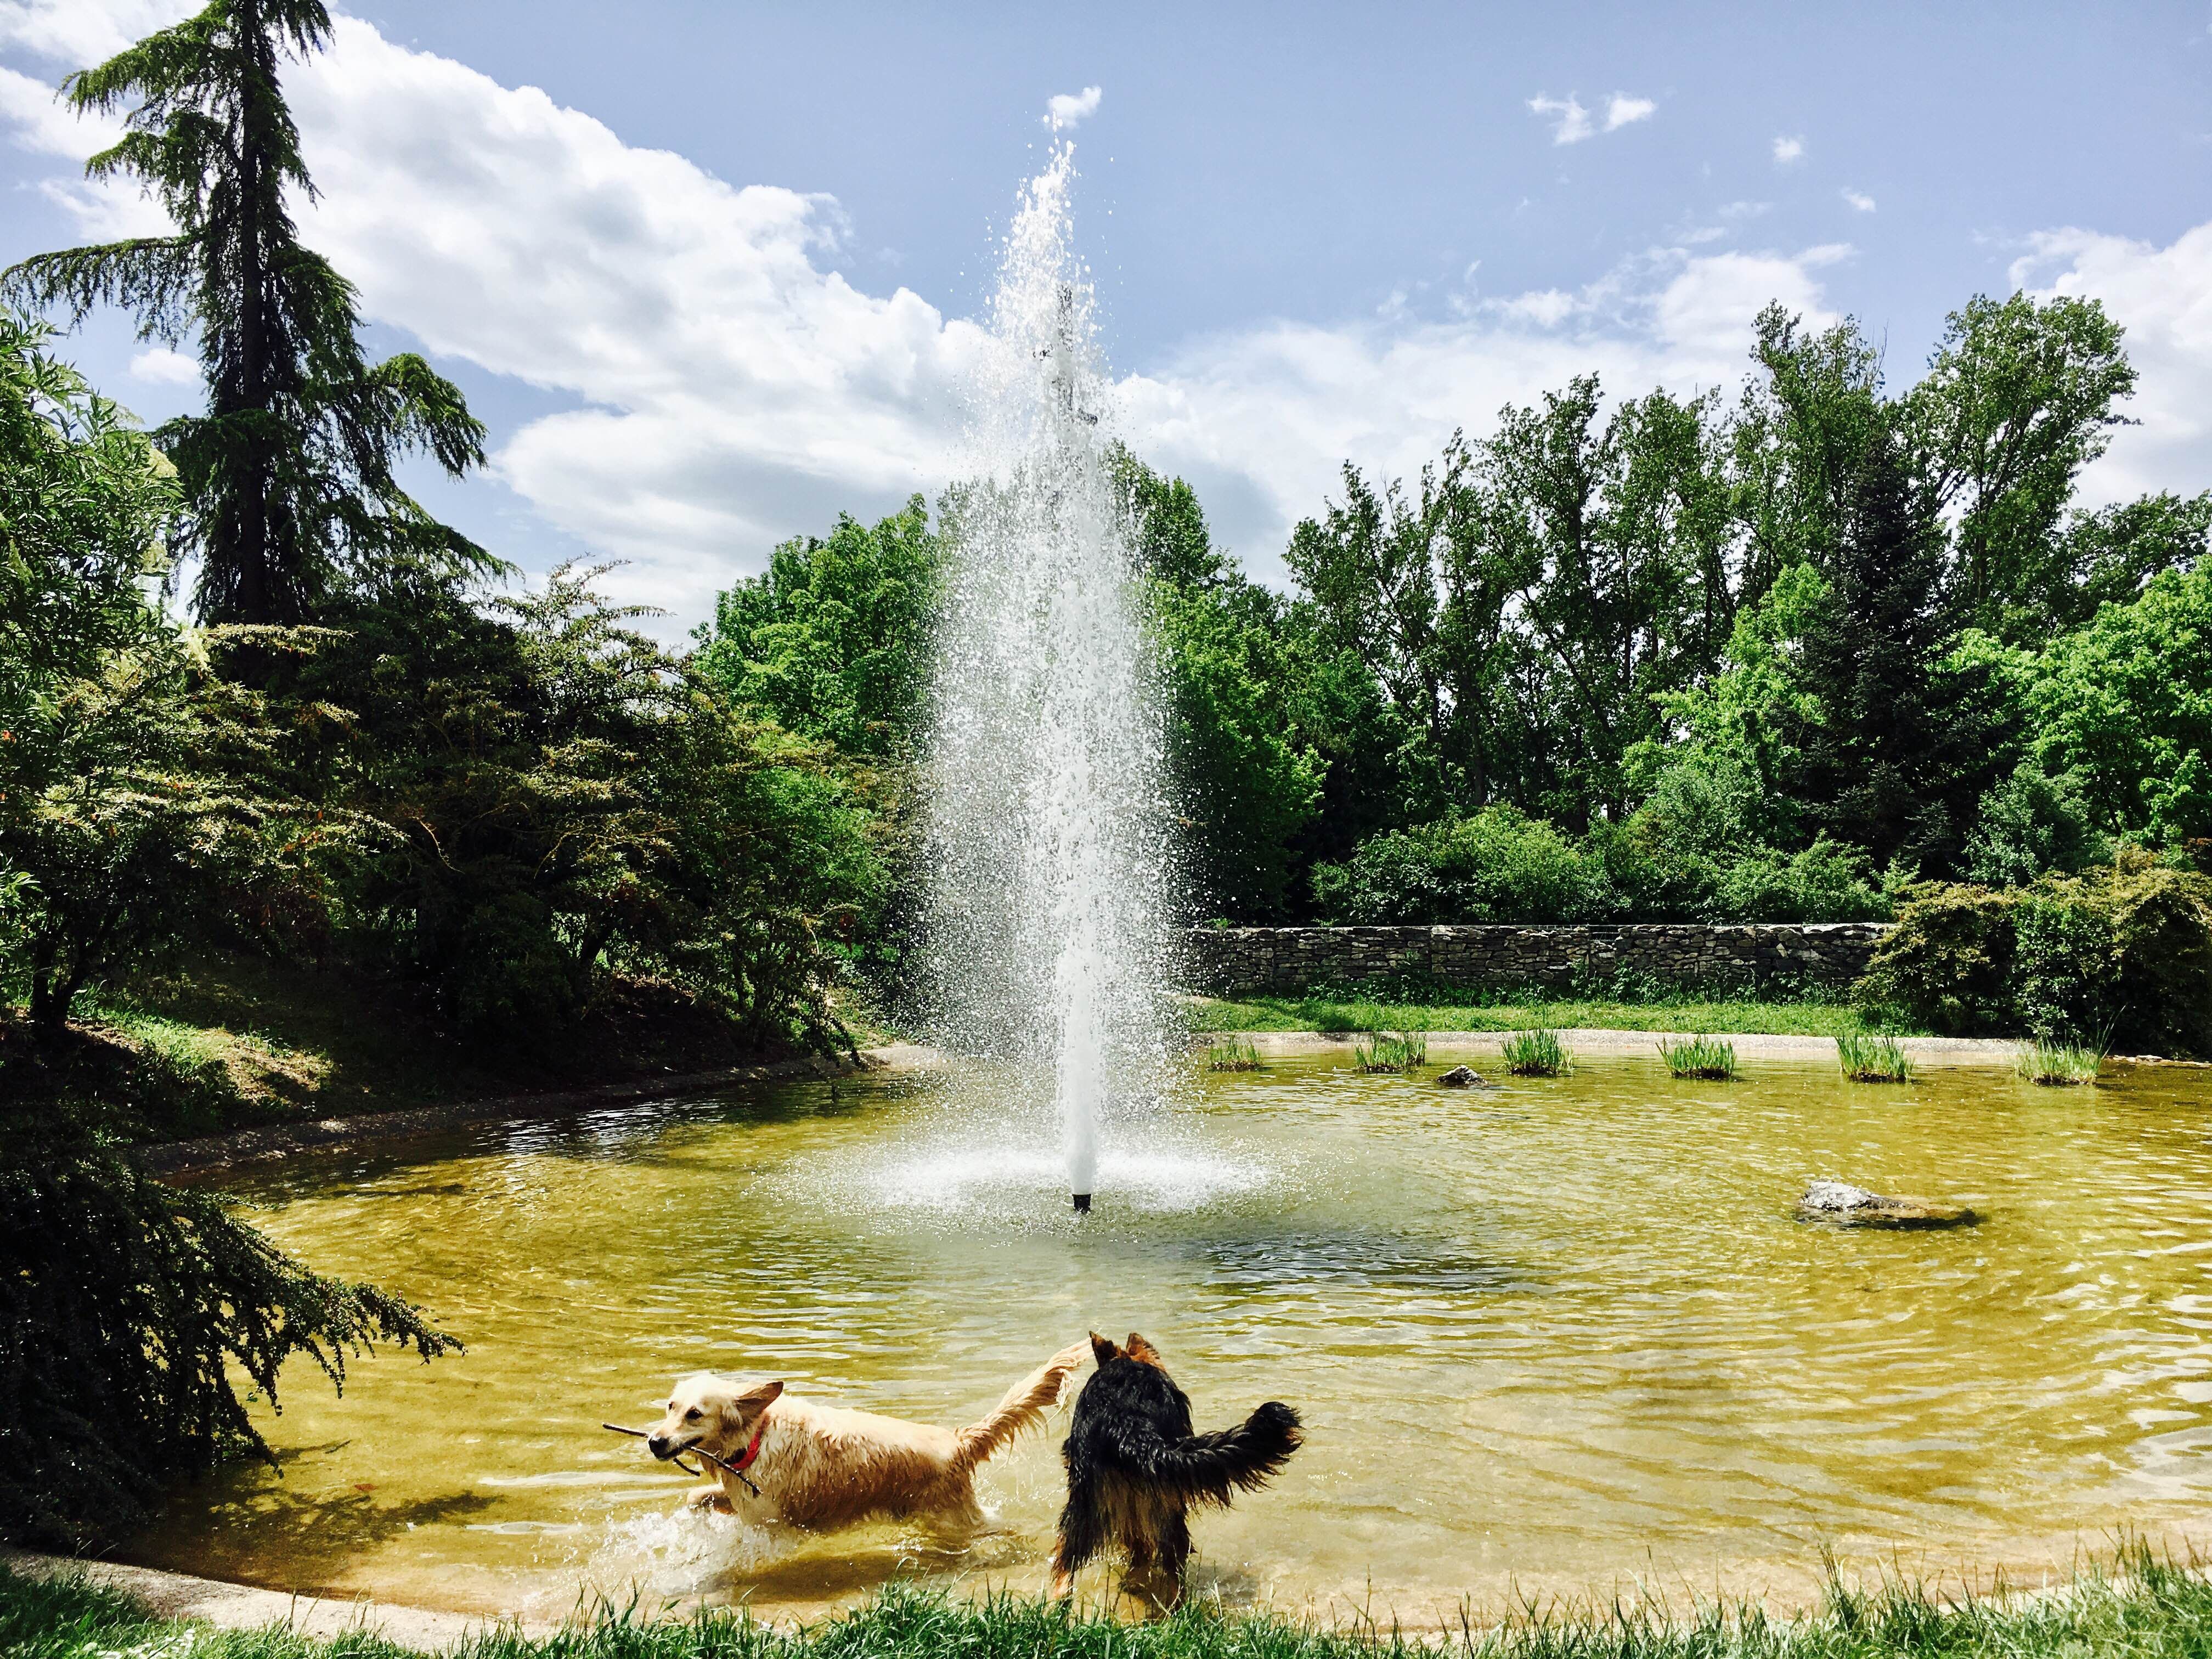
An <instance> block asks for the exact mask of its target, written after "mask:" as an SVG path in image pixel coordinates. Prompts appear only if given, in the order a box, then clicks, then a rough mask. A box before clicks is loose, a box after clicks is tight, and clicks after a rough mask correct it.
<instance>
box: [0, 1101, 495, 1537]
mask: <svg viewBox="0 0 2212 1659" xmlns="http://www.w3.org/2000/svg"><path fill="white" fill-rule="evenodd" d="M0 1240H4V1241H5V1242H4V1243H0V1535H4V1536H6V1537H8V1538H9V1539H13V1540H18V1541H33V1542H37V1543H40V1544H45V1545H48V1546H52V1547H59V1548H63V1549H81V1548H83V1547H87V1546H88V1545H91V1544H93V1543H95V1542H97V1541H101V1540H103V1539H106V1538H111V1537H112V1536H113V1535H114V1534H116V1533H117V1532H118V1530H119V1529H120V1528H123V1527H125V1526H126V1525H128V1524H130V1523H131V1522H135V1521H137V1520H138V1519H140V1518H142V1517H143V1515H144V1513H145V1511H146V1509H147V1506H148V1504H149V1502H150V1500H151V1499H152V1498H154V1497H155V1494H156V1493H157V1492H158V1491H159V1488H160V1483H161V1482H162V1481H164V1480H172V1479H177V1478H180V1477H187V1476H191V1475H197V1474H206V1473H207V1472H208V1471H210V1469H212V1468H216V1466H217V1465H218V1464H220V1463H222V1462H225V1461H226V1460H228V1459H231V1458H234V1457H238V1456H240V1455H260V1456H263V1457H271V1454H270V1451H269V1449H268V1447H267V1445H266V1444H265V1443H264V1441H263V1440H262V1438H261V1436H260V1433H259V1431H257V1430H256V1429H255V1428H254V1426H253V1424H252V1419H250V1418H249V1417H248V1416H247V1414H246V1406H245V1402H244V1401H241V1400H240V1397H239V1392H238V1389H239V1384H240V1381H242V1382H243V1383H246V1385H248V1386H250V1387H251V1388H252V1389H253V1390H254V1392H255V1393H256V1394H257V1395H260V1396H262V1397H264V1398H266V1399H267V1400H269V1401H272V1402H273V1401H275V1400H276V1388H277V1382H278V1377H279V1374H280V1372H281V1371H282V1370H283V1366H284V1364H285V1362H286V1361H287V1360H289V1359H291V1358H299V1357H304V1358H307V1359H308V1360H309V1361H311V1362H312V1363H313V1364H314V1365H316V1366H317V1367H318V1368H319V1370H321V1371H322V1372H323V1374H324V1375H325V1376H327V1377H328V1378H329V1379H330V1381H331V1383H332V1384H333V1385H334V1386H343V1383H344V1380H345V1369H346V1360H347V1358H348V1356H349V1354H353V1353H358V1352H361V1351H362V1350H363V1349H365V1348H366V1347H367V1346H368V1345H369V1344H370V1343H372V1342H374V1341H386V1342H391V1343H393V1344H395V1345H397V1346H401V1347H409V1346H411V1347H413V1348H415V1349H416V1351H417V1352H420V1353H421V1354H422V1357H423V1358H425V1359H428V1358H431V1357H433V1356H434V1355H437V1354H441V1353H444V1352H447V1351H448V1350H450V1349H453V1348H454V1347H456V1346H459V1345H458V1344H456V1343H455V1342H454V1341H453V1339H452V1338H451V1337H449V1336H447V1335H446V1334H444V1333H442V1332H441V1331H439V1330H437V1329H436V1328H434V1327H433V1326H431V1325H430V1324H429V1323H428V1321H427V1320H426V1319H425V1318H424V1317H423V1316H422V1313H421V1312H420V1311H419V1310H416V1308H413V1307H411V1306H410V1305H409V1304H407V1303H405V1302H403V1301H401V1300H399V1299H398V1298H397V1297H392V1296H388V1295H386V1294H385V1293H384V1292H383V1291H377V1290H374V1289H372V1288H370V1287H368V1286H366V1285H350V1284H347V1283H345V1282H343V1280H339V1279H327V1278H325V1277H323V1276H321V1275H319V1274H317V1273H311V1272H310V1271H308V1270H307V1268H306V1267H301V1265H300V1264H299V1263H298V1262H296V1261H293V1260H292V1259H291V1258H289V1256H286V1255H283V1253H282V1252H281V1251H279V1250H278V1249H276V1247H275V1246H274V1245H272V1244H270V1243H269V1241H268V1240H267V1239H265V1238H264V1237H262V1236H261V1235H260V1234H259V1233H258V1232H256V1231H253V1229H252V1228H251V1227H248V1226H246V1225H244V1224H243V1223H242V1222H240V1221H239V1220H237V1219H236V1218H234V1217H232V1216H231V1215H229V1214H228V1212H225V1211H224V1210H223V1209H222V1206H220V1205H218V1204H217V1203H216V1201H215V1200H213V1199H211V1198H209V1197H208V1196H206V1195H205V1194H200V1193H196V1192H191V1191H189V1190H179V1189H177V1188H170V1187H166V1186H163V1185H162V1184H161V1182H156V1181H153V1180H150V1179H149V1178H148V1177H146V1176H142V1175H141V1174H139V1173H138V1171H137V1170H136V1169H135V1168H133V1167H132V1166H131V1164H129V1163H127V1162H126V1161H125V1160H123V1159H121V1158H116V1157H113V1156H112V1155H110V1154H107V1153H105V1152H96V1151H92V1150H88V1149H87V1148H85V1147H83V1146H81V1145H77V1144H71V1143H70V1142H68V1141H64V1142H58V1143H54V1144H39V1143H29V1144H27V1143H26V1142H25V1140H24V1139H23V1137H22V1136H21V1134H20V1133H18V1134H17V1135H16V1136H15V1137H14V1138H13V1139H12V1140H11V1143H10V1144H9V1146H7V1147H6V1148H4V1149H0ZM272 1461H273V1458H272Z"/></svg>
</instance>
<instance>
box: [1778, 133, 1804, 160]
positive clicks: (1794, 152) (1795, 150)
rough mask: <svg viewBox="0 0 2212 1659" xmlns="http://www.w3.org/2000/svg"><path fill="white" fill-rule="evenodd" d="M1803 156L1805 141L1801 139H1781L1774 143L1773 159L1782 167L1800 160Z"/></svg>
mask: <svg viewBox="0 0 2212 1659" xmlns="http://www.w3.org/2000/svg"><path fill="white" fill-rule="evenodd" d="M1804 154H1805V141H1804V140H1803V139H1802V138H1787V137H1781V138H1777V139H1776V140H1775V141H1774V159H1775V161H1778V163H1780V164H1781V165H1782V166H1784V167H1788V166H1789V165H1790V162H1792V161H1799V160H1802V158H1803V156H1804Z"/></svg>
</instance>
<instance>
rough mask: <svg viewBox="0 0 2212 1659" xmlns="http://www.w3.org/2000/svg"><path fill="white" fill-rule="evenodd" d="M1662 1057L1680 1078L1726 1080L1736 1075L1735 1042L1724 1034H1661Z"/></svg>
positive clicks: (1719, 1081)
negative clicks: (1720, 1035)
mask: <svg viewBox="0 0 2212 1659" xmlns="http://www.w3.org/2000/svg"><path fill="white" fill-rule="evenodd" d="M1659 1058H1660V1059H1662V1060H1665V1061H1666V1062H1667V1069H1668V1071H1669V1072H1672V1073H1674V1075H1675V1076H1676V1077H1686V1078H1698V1079H1703V1080H1704V1081H1705V1082H1708V1083H1725V1082H1727V1081H1728V1080H1729V1079H1731V1078H1733V1077H1735V1044H1734V1043H1733V1042H1728V1041H1726V1040H1725V1039H1724V1038H1721V1037H1717V1036H1692V1037H1661V1038H1660V1039H1659Z"/></svg>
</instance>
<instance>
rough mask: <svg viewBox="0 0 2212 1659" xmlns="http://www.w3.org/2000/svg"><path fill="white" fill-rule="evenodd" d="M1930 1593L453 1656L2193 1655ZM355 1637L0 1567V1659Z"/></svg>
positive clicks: (2133, 1576) (723, 1634)
mask: <svg viewBox="0 0 2212 1659" xmlns="http://www.w3.org/2000/svg"><path fill="white" fill-rule="evenodd" d="M2001 1592H2002V1587H1999V1593H1994V1594H1990V1595H1959V1596H1955V1597H1949V1598H1946V1597H1944V1596H1942V1595H1937V1594H1936V1593H1935V1592H1934V1591H1933V1590H1931V1589H1929V1587H1928V1586H1926V1585H1924V1584H1922V1583H1917V1582H1914V1581H1910V1580H1905V1579H1900V1578H1890V1579H1887V1580H1885V1581H1884V1582H1881V1583H1878V1584H1876V1585H1875V1586H1873V1587H1871V1588H1862V1587H1855V1586H1851V1585H1850V1584H1848V1583H1845V1582H1844V1580H1843V1579H1841V1578H1840V1577H1832V1579H1831V1581H1830V1584H1829V1587H1828V1591H1827V1595H1826V1600H1825V1601H1824V1602H1823V1604H1822V1605H1820V1607H1818V1608H1816V1609H1814V1610H1813V1611H1810V1612H1807V1613H1798V1614H1785V1613H1774V1612H1770V1611H1768V1610H1767V1609H1765V1607H1761V1606H1760V1605H1759V1604H1758V1603H1756V1602H1748V1601H1736V1602H1723V1601H1711V1600H1702V1599H1701V1600H1699V1601H1696V1602H1695V1603H1693V1604H1692V1605H1691V1606H1688V1607H1685V1608H1683V1609H1680V1611H1677V1610H1676V1609H1674V1608H1671V1607H1668V1605H1667V1604H1666V1603H1665V1602H1664V1601H1661V1600H1660V1599H1658V1598H1657V1597H1656V1596H1655V1595H1651V1594H1650V1593H1646V1594H1644V1595H1627V1596H1625V1597H1622V1598H1620V1599H1619V1600H1616V1601H1607V1603H1605V1604H1603V1605H1597V1604H1595V1603H1587V1604H1582V1605H1579V1606H1562V1605H1560V1604H1558V1603H1552V1604H1547V1605H1544V1606H1541V1607H1539V1606H1538V1605H1537V1604H1536V1603H1534V1601H1530V1602H1528V1603H1526V1604H1523V1605H1521V1606H1520V1607H1516V1610H1515V1611H1513V1612H1512V1613H1510V1614H1509V1615H1508V1616H1507V1617H1506V1618H1505V1620H1504V1621H1503V1622H1502V1623H1498V1624H1495V1625H1492V1624H1488V1623H1485V1622H1479V1621H1478V1620H1476V1618H1475V1617H1474V1614H1473V1613H1472V1612H1471V1611H1470V1612H1469V1613H1467V1614H1466V1615H1465V1616H1464V1617H1463V1619H1462V1622H1461V1623H1460V1624H1459V1625H1457V1626H1455V1627H1453V1628H1451V1629H1449V1630H1447V1631H1445V1632H1440V1633H1438V1634H1435V1635H1427V1636H1424V1635H1420V1634H1417V1633H1414V1632H1407V1631H1405V1630H1402V1629H1401V1628H1400V1627H1399V1626H1397V1625H1395V1623H1392V1624H1387V1625H1386V1624H1383V1623H1381V1622H1379V1621H1377V1620H1374V1619H1371V1618H1370V1619H1364V1620H1358V1621H1357V1622H1352V1623H1348V1624H1347V1623H1339V1624H1336V1625H1334V1626H1322V1625H1318V1624H1314V1623H1308V1622H1301V1621H1296V1620H1289V1619H1285V1618H1281V1617H1279V1616H1265V1615H1260V1616H1254V1615H1245V1614H1238V1613H1224V1612H1222V1611H1220V1610H1218V1608H1215V1607H1211V1606H1209V1605H1207V1604H1206V1602H1204V1601H1202V1600H1200V1599H1198V1598H1194V1599H1193V1601H1191V1602H1190V1603H1189V1604H1188V1605H1187V1606H1186V1607H1184V1608H1183V1609H1182V1611H1180V1612H1178V1613H1175V1614H1173V1615H1171V1616H1170V1617H1168V1618H1164V1619H1159V1620H1153V1621H1152V1622H1149V1623H1146V1624H1129V1623H1119V1622H1115V1621H1113V1620H1108V1619H1105V1618H1102V1617H1097V1616H1092V1615H1087V1614H1084V1613H1073V1612H1070V1611H1068V1610H1066V1608H1064V1607H1060V1606H1058V1605H1056V1604H1054V1603H1051V1602H1047V1601H1028V1600H1024V1599H1020V1598H1017V1597H1014V1596H1011V1595H1000V1596H998V1597H995V1598H994V1599H992V1600H990V1601H981V1602H975V1603H967V1602H962V1601H953V1600H951V1599H948V1598H947V1597H945V1596H944V1595H939V1594H936V1593H933V1592H931V1591H928V1590H924V1589H913V1588H908V1587H893V1588H891V1589H885V1590H884V1591H882V1592H880V1593H879V1594H878V1595H876V1596H874V1597H873V1598H872V1599H871V1600H869V1601H866V1602H863V1603H862V1604H861V1605H860V1606H859V1607H855V1608H854V1609H852V1610H850V1611H849V1612H846V1613H837V1614H834V1615H831V1616H829V1617H828V1618H825V1619H823V1620H820V1621H818V1622H817V1623H815V1624H812V1625H810V1626H801V1627H799V1628H797V1629H793V1630H785V1629H779V1628H776V1627H774V1626H769V1625H765V1624H763V1623H761V1622H760V1621H759V1620H756V1619H754V1618H752V1617H750V1615H748V1614H747V1613H744V1612H742V1611H732V1610H730V1609H726V1608H723V1609H716V1610H714V1611H712V1612H707V1613H698V1614H696V1615H694V1616H693V1617H690V1618H688V1619H680V1620H678V1619H664V1620H653V1619H650V1618H647V1617H646V1616H643V1615H641V1613H638V1612H637V1610H636V1609H635V1607H629V1608H621V1607H602V1608H601V1609H600V1610H599V1613H597V1614H596V1616H592V1617H587V1618H580V1619H579V1620H575V1621H574V1622H572V1623H571V1624H570V1625H569V1626H566V1627H565V1628H563V1629H562V1631H560V1632H557V1633H556V1634H553V1635H550V1636H547V1637H543V1638H531V1637H526V1636H524V1635H522V1634H521V1633H520V1632H518V1631H516V1630H514V1629H513V1627H512V1626H507V1627H503V1628H495V1629H493V1630H492V1631H490V1632H487V1633H486V1634H483V1635H482V1636H479V1637H477V1638H474V1639H473V1640H471V1641H470V1642H468V1643H467V1644H465V1645H463V1646H462V1647H460V1648H459V1649H457V1650H453V1651H454V1653H455V1655H456V1656H457V1659H945V1656H948V1655H957V1656H961V1659H2201V1656H2203V1654H2205V1653H2206V1652H2208V1651H2212V1583H2207V1582H2206V1580H2205V1578H2204V1577H2203V1575H2202V1574H2201V1573H2200V1572H2199V1571H2197V1570H2196V1569H2195V1565H2194V1563H2180V1562H2175V1561H2173V1560H2171V1559H2163V1558H2160V1557H2158V1556H2156V1555H2154V1553H2152V1552H2151V1551H2150V1550H2149V1549H2148V1547H2142V1546H2136V1547H2133V1548H2131V1549H2130V1550H2128V1551H2126V1552H2124V1553H2123V1554H2122V1555H2121V1557H2120V1558H2119V1559H2118V1560H2116V1561H2114V1562H2112V1563H2110V1564H2100V1565H2093V1566H2091V1567H2090V1568H2088V1569H2087V1570H2085V1571H2082V1572H2081V1573H2080V1574H2079V1575H2077V1576H2076V1577H2075V1578H2074V1579H2073V1580H2072V1581H2071V1582H2070V1583H2066V1584H2064V1585H2063V1586H2061V1587H2060V1588H2058V1589H2055V1590H2052V1591H2050V1592H2047V1593H2044V1594H2039V1595H2003V1594H2002V1593H2001ZM406 1651H407V1650H404V1649H401V1648H398V1647H396V1646H394V1645H393V1644H391V1643H389V1642H386V1641H384V1640H382V1639H380V1638H376V1637H373V1636H368V1635H365V1634H362V1633H361V1632H352V1633H349V1634H347V1635H343V1636H339V1637H337V1638H328V1639H325V1638H314V1637H310V1636H305V1635H301V1634H299V1633H298V1632H295V1631H292V1630H289V1629H287V1628H285V1627H283V1626H270V1627H268V1628H266V1629H263V1630H258V1631H210V1630H208V1629H206V1628H205V1627H204V1626H191V1625H188V1624H185V1623H183V1622H181V1621H179V1620H168V1619H162V1618H160V1617H157V1616H156V1615H155V1614H153V1613H149V1612H148V1611H147V1610H146V1609H145V1608H144V1607H142V1606H140V1605H139V1604H138V1603H137V1602H135V1601H131V1599H130V1598H128V1597H127V1596H125V1595H121V1594H118V1593H117V1592H115V1591H112V1590H106V1589H95V1588H94V1587H92V1586H89V1585H88V1584H86V1583H84V1582H83V1581H82V1580H81V1579H59V1580H52V1581H44V1582H41V1581H38V1580H34V1579H31V1578H28V1577H23V1576H21V1575H20V1574H17V1573H15V1572H13V1571H9V1570H7V1569H5V1568H0V1652H5V1653H6V1654H8V1655H9V1656H10V1659H188V1656H189V1659H402V1656H404V1654H405V1653H406Z"/></svg>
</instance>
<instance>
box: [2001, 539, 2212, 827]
mask: <svg viewBox="0 0 2212 1659" xmlns="http://www.w3.org/2000/svg"><path fill="white" fill-rule="evenodd" d="M2027 672H2028V673H2029V675H2030V677H2031V685H2030V690H2029V692H2028V698H2029V702H2030V706H2031V708H2032V709H2033V750H2034V754H2035V758H2036V760H2037V762H2038V763H2039V767H2040V769H2042V771H2043V772H2044V773H2045V775H2049V776H2052V777H2058V776H2066V777H2069V778H2070V779H2071V780H2072V781H2074V783H2075V785H2077V786H2078V787H2079V790H2080V793H2081V798H2082V799H2083V800H2084V801H2085V802H2086V804H2087V810H2088V816H2089V821H2090V823H2091V824H2092V825H2093V827H2094V828H2096V829H2100V830H2104V831H2106V832H2108V833H2111V834H2114V835H2119V836H2131V837H2134V838H2136V839H2138V840H2141V841H2146V842H2151V843H2153V844H2154V845H2160V844H2162V845H2171V846H2186V845H2189V844H2190V843H2202V842H2208V841H2212V570H2208V569H2207V568H2205V567H2203V566H2202V565H2199V566H2197V568H2192V569H2190V570H2185V571H2183V570H2169V571H2167V572H2166V573H2165V574H2162V575H2160V576H2158V577H2156V578H2154V580H2152V582H2151V583H2150V585H2149V586H2148V587H2147V588H2145V589H2144V591H2143V593H2142V597H2141V598H2140V599H2136V601H2135V602H2134V603H2133V604H2131V605H2106V606H2105V607H2104V608H2103V609H2102V610H2100V611H2098V612H2097V614H2096V616H2095V617H2094V618H2093V620H2092V621H2091V622H2090V623H2089V625H2088V626H2087V627H2086V628H2084V629H2081V631H2080V632H2078V633H2075V634H2070V635H2067V636H2065V637H2064V638H2063V639H2060V640H2058V641H2056V642H2054V643H2053V644H2052V645H2051V647H2050V648H2049V649H2048V650H2047V651H2045V653H2042V655H2041V656H2040V658H2039V659H2033V661H2032V662H2031V663H2030V664H2029V665H2028V668H2027Z"/></svg>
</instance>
